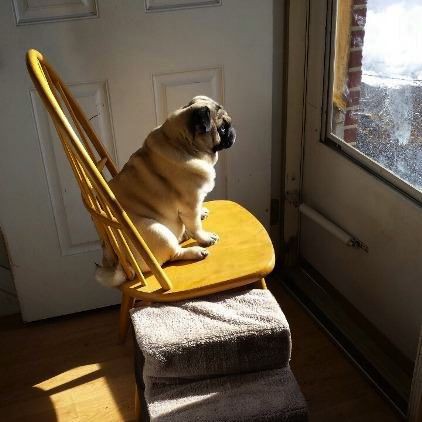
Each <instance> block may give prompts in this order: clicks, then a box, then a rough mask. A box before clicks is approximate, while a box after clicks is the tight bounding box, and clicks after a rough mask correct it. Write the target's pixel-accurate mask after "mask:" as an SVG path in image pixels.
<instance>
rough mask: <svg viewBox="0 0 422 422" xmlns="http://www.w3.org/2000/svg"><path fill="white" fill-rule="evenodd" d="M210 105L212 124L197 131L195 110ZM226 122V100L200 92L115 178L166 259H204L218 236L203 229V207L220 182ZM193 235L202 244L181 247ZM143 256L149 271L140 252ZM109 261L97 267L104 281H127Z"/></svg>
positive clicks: (127, 205)
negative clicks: (220, 101) (220, 148)
mask: <svg viewBox="0 0 422 422" xmlns="http://www.w3.org/2000/svg"><path fill="white" fill-rule="evenodd" d="M204 106H206V107H208V109H209V110H210V117H211V125H210V130H209V131H208V132H207V133H203V134H202V133H193V132H192V129H191V127H190V119H191V116H192V113H193V112H194V111H195V109H198V108H200V107H204ZM223 122H228V123H231V119H230V117H229V116H228V114H227V112H226V111H225V110H224V109H222V108H221V106H219V105H218V104H217V103H216V102H215V101H213V100H211V99H210V98H208V97H203V96H200V97H195V98H194V99H193V100H192V101H191V102H190V103H189V104H188V105H187V106H185V107H183V108H180V109H178V110H176V111H175V112H174V113H173V114H172V115H170V116H169V118H168V119H167V120H166V121H165V122H164V123H163V125H161V126H159V127H157V128H156V129H154V130H153V131H152V132H151V133H150V134H149V135H148V137H147V138H146V140H145V142H144V144H143V146H142V147H141V148H140V149H139V150H138V151H136V152H135V153H134V154H133V155H132V156H131V157H130V159H129V161H128V162H127V163H126V164H125V166H124V167H123V169H122V170H121V171H120V173H119V174H118V175H117V176H116V177H115V178H114V179H113V180H111V181H110V187H111V189H112V191H113V192H114V194H115V195H116V197H117V199H118V200H119V202H120V203H121V204H122V206H123V207H124V208H125V210H126V211H127V212H128V214H129V216H130V217H131V219H132V221H133V223H134V224H135V226H136V228H137V229H138V230H139V232H140V234H141V236H142V237H143V238H144V240H145V241H146V243H147V245H148V246H149V248H150V249H151V250H152V252H153V254H154V256H155V257H156V259H157V260H158V262H159V263H160V265H162V264H164V263H165V262H167V261H170V260H173V261H174V260H180V259H204V258H205V257H206V256H207V255H208V251H207V250H206V249H204V246H209V245H211V244H213V243H215V242H216V241H217V240H218V236H217V235H215V234H213V233H208V232H205V231H204V230H203V229H202V224H201V212H202V203H203V201H204V199H205V197H206V195H207V194H208V193H209V192H211V190H212V189H213V188H214V181H215V170H214V166H215V164H216V162H217V159H218V153H217V152H214V151H213V148H214V146H216V145H217V144H218V143H219V142H220V136H219V134H218V131H217V128H218V127H220V125H221V124H222V123H223ZM202 214H206V212H205V211H204V212H203V213H202ZM189 237H192V238H194V239H195V240H197V242H198V244H199V245H200V246H194V247H190V248H181V247H180V245H179V243H180V242H181V241H183V240H185V239H186V238H189ZM104 252H106V253H107V251H104ZM137 259H138V261H139V262H140V264H141V269H142V270H143V271H147V270H148V267H147V265H146V264H145V262H143V260H142V259H141V257H140V256H139V255H138V256H137ZM103 264H105V266H107V267H109V268H108V269H107V268H104V267H100V268H99V269H98V270H97V274H96V276H97V279H98V280H99V281H100V282H101V283H103V284H106V285H114V286H115V285H118V284H120V283H121V282H123V281H124V277H123V275H122V274H123V272H122V271H121V268H120V267H119V266H118V265H117V266H116V265H115V264H113V265H112V266H111V267H110V259H109V257H107V259H106V260H103ZM107 271H108V273H107ZM107 274H108V275H107ZM116 274H117V276H116Z"/></svg>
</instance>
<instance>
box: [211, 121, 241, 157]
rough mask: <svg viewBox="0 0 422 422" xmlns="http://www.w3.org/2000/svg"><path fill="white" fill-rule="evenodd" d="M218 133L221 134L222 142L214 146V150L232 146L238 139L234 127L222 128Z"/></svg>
mask: <svg viewBox="0 0 422 422" xmlns="http://www.w3.org/2000/svg"><path fill="white" fill-rule="evenodd" d="M218 134H219V135H220V143H219V144H218V145H215V146H214V152H217V151H221V150H222V149H227V148H230V147H231V146H232V145H233V144H234V142H235V140H236V131H235V130H234V129H233V128H232V127H229V128H226V129H225V128H220V129H218Z"/></svg>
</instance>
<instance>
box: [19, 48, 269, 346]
mask: <svg viewBox="0 0 422 422" xmlns="http://www.w3.org/2000/svg"><path fill="white" fill-rule="evenodd" d="M26 62H27V67H28V71H29V73H30V75H31V78H32V80H33V82H34V85H35V87H36V89H37V91H38V93H39V95H40V96H41V98H42V100H43V102H44V105H45V107H46V108H47V110H48V112H49V114H50V116H51V118H52V120H53V123H54V125H55V128H56V130H57V133H58V135H59V138H60V140H61V142H62V145H63V148H64V151H65V153H66V156H67V158H68V159H69V163H70V165H71V167H72V170H73V173H74V175H75V177H76V180H77V182H78V184H79V187H80V189H81V194H82V200H83V203H84V205H85V207H86V208H87V210H88V211H89V213H90V214H91V217H92V220H93V222H94V224H95V227H96V229H97V231H98V234H99V236H100V238H101V240H102V242H103V244H104V246H105V247H107V248H112V249H113V251H114V253H115V254H116V255H117V257H118V259H119V262H120V264H121V266H122V268H123V269H124V271H125V273H126V275H127V279H128V281H127V282H125V283H124V284H122V285H121V286H119V288H120V290H121V291H122V303H121V309H120V328H119V335H120V338H121V340H124V338H125V336H126V333H127V329H128V322H129V317H128V313H129V309H130V308H131V307H133V305H134V301H135V300H136V299H139V300H142V301H144V302H147V303H148V302H172V301H179V300H183V299H189V298H194V297H199V296H206V295H209V294H213V293H217V292H221V291H224V290H229V289H234V288H238V287H241V286H245V285H248V284H252V283H256V285H257V286H259V287H261V288H265V281H264V277H265V276H266V275H267V274H269V273H270V272H271V271H272V269H273V267H274V250H273V247H272V244H271V240H270V238H269V236H268V234H267V232H266V231H265V229H264V227H263V226H262V225H261V224H260V223H259V222H258V220H257V219H256V218H255V217H254V216H253V215H252V214H250V213H249V212H248V211H247V210H245V209H244V208H242V207H241V206H240V205H238V204H236V203H234V202H231V201H222V200H221V201H220V200H219V201H210V202H207V203H206V207H207V208H208V209H209V211H210V213H209V217H208V219H207V220H206V221H205V222H204V228H205V230H210V231H213V232H215V233H218V235H219V237H220V241H219V242H218V243H217V244H215V245H213V246H211V247H210V255H209V256H208V257H207V258H206V259H204V260H202V261H195V262H186V261H185V262H174V263H171V264H169V265H164V268H161V267H160V265H158V263H157V261H156V259H155V257H154V255H153V254H152V252H151V251H150V249H149V248H148V245H146V243H145V242H144V240H143V239H142V237H141V236H140V234H139V232H138V231H137V229H136V228H135V226H134V225H133V224H132V221H131V220H130V218H129V216H128V215H127V214H126V212H125V210H124V209H123V208H122V206H121V205H120V204H119V202H118V201H117V199H116V197H115V196H114V194H113V192H112V191H111V189H110V188H109V186H108V184H107V181H106V180H105V178H104V176H103V174H102V173H103V170H104V168H107V170H108V171H109V173H110V174H111V176H112V177H114V176H115V175H116V174H117V168H116V166H115V164H114V163H113V161H112V159H111V158H110V155H109V154H108V153H107V151H106V149H105V148H104V146H103V145H102V144H101V142H100V140H99V139H98V137H97V135H96V134H95V132H94V130H93V129H92V127H91V125H90V124H89V121H88V120H87V118H86V117H85V115H84V113H83V111H82V110H81V108H80V106H79V104H78V103H77V102H76V101H75V99H74V98H73V96H72V94H71V93H70V92H69V90H68V89H67V88H66V86H65V85H64V84H63V82H62V80H61V79H60V77H59V76H58V75H57V73H56V72H55V71H54V69H53V68H52V67H51V66H50V65H49V64H48V62H47V61H46V59H45V58H44V57H43V55H42V54H41V53H40V52H38V51H36V50H29V51H28V52H27V55H26ZM65 112H66V113H67V114H68V115H69V116H70V118H71V121H72V122H73V125H74V127H75V129H76V131H75V130H74V128H73V127H72V125H71V124H70V122H69V119H68V118H67V117H66V114H65ZM76 132H77V133H76ZM94 151H95V152H94ZM129 241H130V242H129ZM190 242H192V240H191V241H187V242H186V243H187V244H189V243H190ZM131 248H136V250H137V251H138V252H139V254H140V255H141V256H142V258H143V259H144V260H145V262H146V263H147V264H148V266H149V268H150V269H151V272H149V273H146V274H143V273H142V272H141V270H140V268H139V265H138V263H137V262H136V260H135V259H134V253H133V250H132V249H131Z"/></svg>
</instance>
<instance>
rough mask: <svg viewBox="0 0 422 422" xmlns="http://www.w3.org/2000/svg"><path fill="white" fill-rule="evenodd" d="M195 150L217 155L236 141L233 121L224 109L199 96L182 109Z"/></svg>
mask: <svg viewBox="0 0 422 422" xmlns="http://www.w3.org/2000/svg"><path fill="white" fill-rule="evenodd" d="M182 113H183V114H184V115H185V116H186V118H187V126H188V130H189V134H190V139H191V142H192V146H193V147H194V149H196V150H198V151H201V152H209V153H216V152H217V151H221V150H223V149H226V148H230V147H231V146H232V145H233V143H234V141H235V140H236V131H235V130H234V128H233V127H232V119H231V117H230V116H229V115H228V113H227V112H226V110H224V108H223V107H222V106H221V105H219V104H218V103H216V102H215V101H214V100H212V99H211V98H208V97H205V96H198V97H195V98H193V99H192V101H191V102H190V103H189V104H187V105H186V106H184V107H183V108H182Z"/></svg>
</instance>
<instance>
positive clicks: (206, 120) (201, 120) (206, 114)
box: [191, 106, 211, 135]
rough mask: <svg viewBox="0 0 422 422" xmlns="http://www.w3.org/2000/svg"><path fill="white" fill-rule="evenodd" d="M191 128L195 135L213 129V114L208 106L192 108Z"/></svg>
mask: <svg viewBox="0 0 422 422" xmlns="http://www.w3.org/2000/svg"><path fill="white" fill-rule="evenodd" d="M191 128H192V132H193V134H194V135H195V134H197V133H200V134H203V133H207V132H209V131H210V130H211V115H210V109H209V108H208V107H207V106H202V107H197V108H194V109H193V110H192V115H191Z"/></svg>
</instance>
